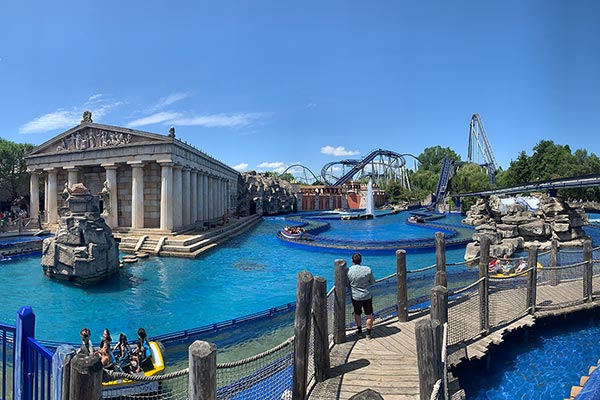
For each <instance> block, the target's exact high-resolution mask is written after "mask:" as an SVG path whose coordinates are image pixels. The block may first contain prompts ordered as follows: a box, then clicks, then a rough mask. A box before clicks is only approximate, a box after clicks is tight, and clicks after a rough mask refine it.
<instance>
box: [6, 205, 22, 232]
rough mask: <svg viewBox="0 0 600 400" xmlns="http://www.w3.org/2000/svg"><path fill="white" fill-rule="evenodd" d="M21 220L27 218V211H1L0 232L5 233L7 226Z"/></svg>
mask: <svg viewBox="0 0 600 400" xmlns="http://www.w3.org/2000/svg"><path fill="white" fill-rule="evenodd" d="M19 218H27V211H25V210H21V209H19V210H6V211H0V231H4V229H5V226H6V225H7V224H9V223H11V222H13V221H17V220H18V219H19Z"/></svg>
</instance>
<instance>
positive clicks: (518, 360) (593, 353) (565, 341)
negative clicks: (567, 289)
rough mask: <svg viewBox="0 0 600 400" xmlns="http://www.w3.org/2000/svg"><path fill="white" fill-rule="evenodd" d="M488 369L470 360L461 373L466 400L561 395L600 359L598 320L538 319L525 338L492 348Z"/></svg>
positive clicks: (539, 398)
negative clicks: (546, 321) (547, 321)
mask: <svg viewBox="0 0 600 400" xmlns="http://www.w3.org/2000/svg"><path fill="white" fill-rule="evenodd" d="M490 354H491V367H490V368H489V369H486V367H485V364H484V363H480V364H479V363H473V364H472V365H470V366H469V367H468V369H462V370H461V372H460V375H459V377H460V383H461V387H462V388H463V389H465V392H466V394H467V398H468V399H473V400H496V399H531V400H546V399H564V398H568V397H569V393H570V391H571V386H575V385H578V384H579V378H580V377H581V376H582V375H587V371H588V369H589V367H590V366H592V365H596V363H597V361H598V358H599V357H600V318H599V317H598V316H596V317H589V318H566V319H562V318H561V319H560V320H557V321H554V322H552V323H546V324H542V323H540V322H538V326H536V327H535V328H534V329H533V330H532V331H531V332H530V334H529V336H528V338H527V339H525V338H523V337H522V335H521V336H517V337H514V338H513V339H511V340H507V341H506V342H505V343H503V344H502V345H501V346H500V347H499V348H497V349H495V350H493V351H491V353H490Z"/></svg>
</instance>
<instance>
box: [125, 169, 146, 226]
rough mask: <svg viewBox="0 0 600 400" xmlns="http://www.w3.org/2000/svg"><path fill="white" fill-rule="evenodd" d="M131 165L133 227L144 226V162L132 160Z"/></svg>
mask: <svg viewBox="0 0 600 400" xmlns="http://www.w3.org/2000/svg"><path fill="white" fill-rule="evenodd" d="M127 164H129V165H130V166H131V229H141V228H143V227H144V163H143V162H141V161H130V162H128V163H127Z"/></svg>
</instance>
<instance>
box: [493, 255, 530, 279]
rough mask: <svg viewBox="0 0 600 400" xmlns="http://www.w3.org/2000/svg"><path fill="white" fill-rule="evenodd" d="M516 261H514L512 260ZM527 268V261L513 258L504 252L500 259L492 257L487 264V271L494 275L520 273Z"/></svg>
mask: <svg viewBox="0 0 600 400" xmlns="http://www.w3.org/2000/svg"><path fill="white" fill-rule="evenodd" d="M513 261H516V262H513ZM526 269H527V261H525V259H523V258H519V259H518V260H513V259H510V258H508V256H507V255H506V254H505V255H504V257H503V258H502V259H501V260H500V259H498V258H493V259H492V260H491V261H490V264H489V266H488V272H489V273H490V274H496V275H509V274H520V273H522V272H525V270H526Z"/></svg>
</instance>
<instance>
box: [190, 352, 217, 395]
mask: <svg viewBox="0 0 600 400" xmlns="http://www.w3.org/2000/svg"><path fill="white" fill-rule="evenodd" d="M188 362H189V370H190V376H189V379H188V392H189V398H190V399H198V400H214V399H216V398H217V346H216V345H215V344H214V343H209V342H204V341H201V340H196V341H195V342H194V343H192V344H191V345H190V347H189V349H188Z"/></svg>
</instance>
